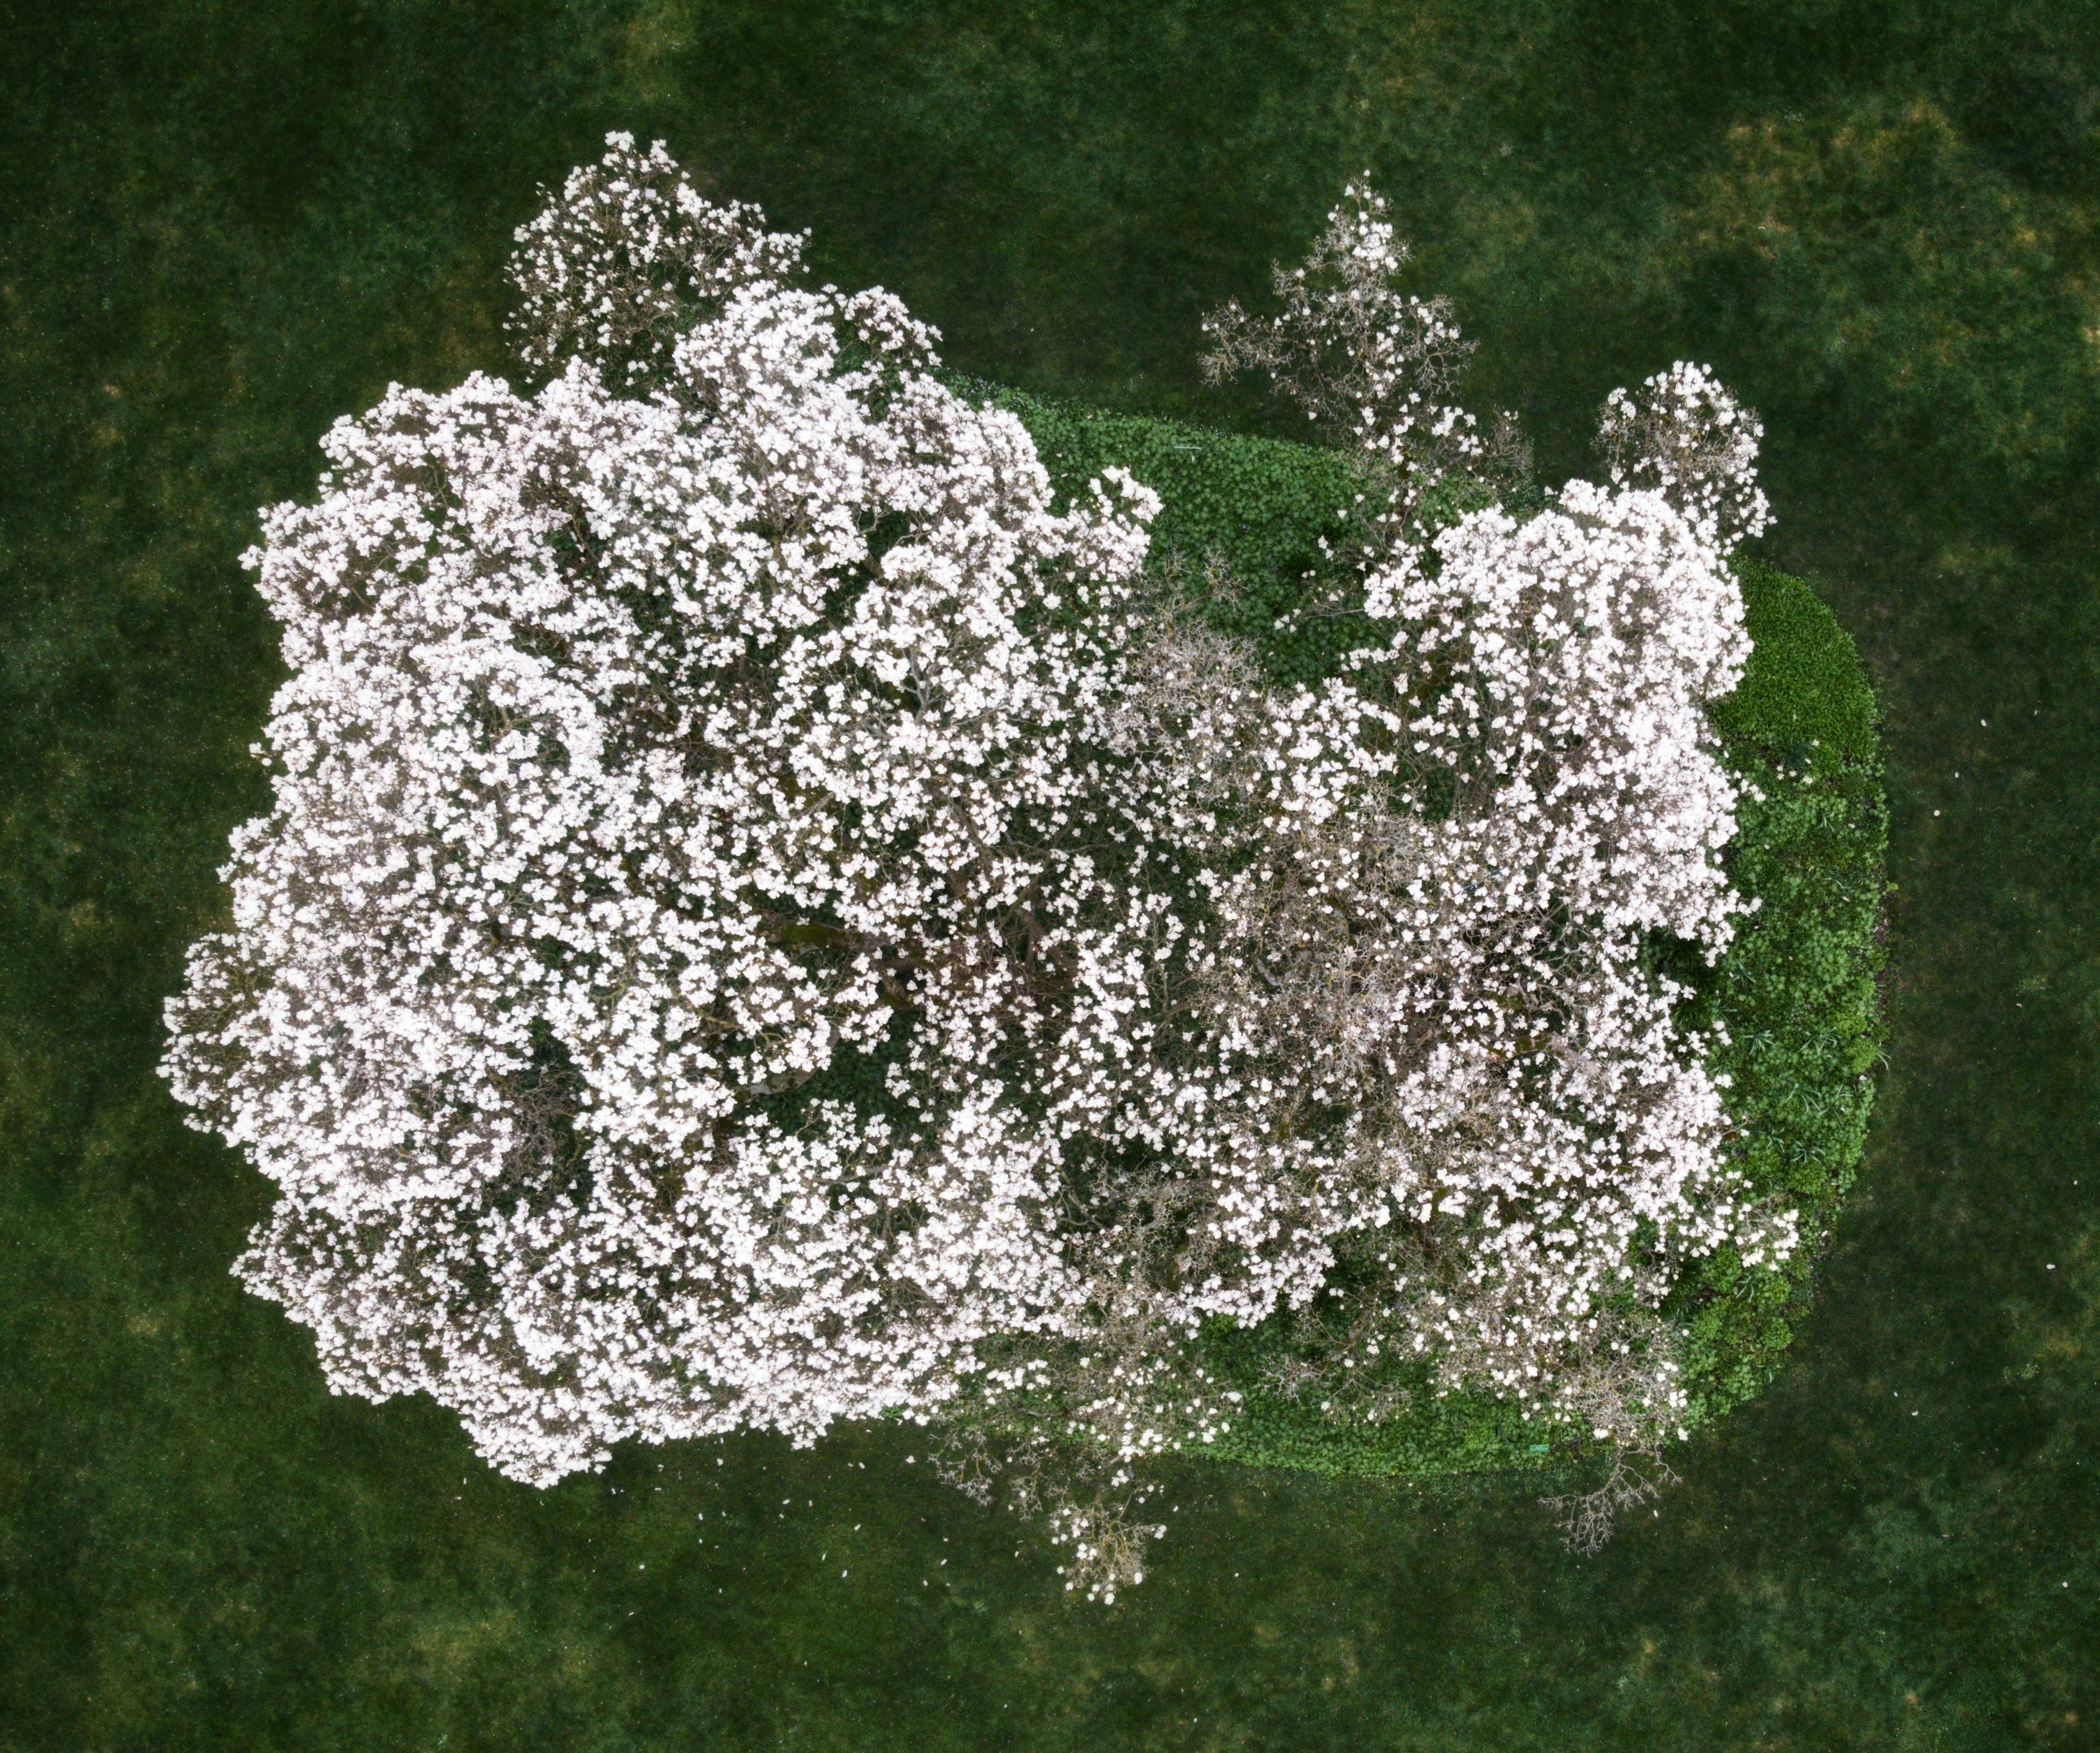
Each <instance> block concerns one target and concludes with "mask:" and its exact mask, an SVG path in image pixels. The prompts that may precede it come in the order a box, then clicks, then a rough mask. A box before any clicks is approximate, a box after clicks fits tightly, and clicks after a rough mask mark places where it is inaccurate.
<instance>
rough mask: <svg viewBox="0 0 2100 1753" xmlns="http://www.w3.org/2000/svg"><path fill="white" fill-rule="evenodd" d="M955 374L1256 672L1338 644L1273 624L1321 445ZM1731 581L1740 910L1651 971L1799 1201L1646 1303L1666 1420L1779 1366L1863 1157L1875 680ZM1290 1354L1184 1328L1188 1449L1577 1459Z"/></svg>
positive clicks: (1883, 829)
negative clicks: (1344, 1379) (1201, 1424)
mask: <svg viewBox="0 0 2100 1753" xmlns="http://www.w3.org/2000/svg"><path fill="white" fill-rule="evenodd" d="M959 387H960V388H962V389H963V390H964V392H965V393H969V394H972V395H974V396H975V397H977V399H979V400H985V401H989V402H992V403H995V404H997V405H1000V406H1003V407H1006V408H1010V409H1011V410H1012V411H1013V412H1014V413H1017V414H1018V415H1020V416H1021V418H1022V420H1023V421H1024V422H1025V423H1026V425H1027V426H1028V428H1029V431H1030V435H1032V436H1033V437H1034V438H1035V441H1036V447H1037V449H1038V451H1039V453H1040V454H1041V455H1042V457H1043V460H1044V462H1045V464H1046V466H1048V469H1049V470H1050V471H1051V478H1052V482H1053V484H1055V486H1056V487H1057V490H1058V491H1059V492H1060V493H1061V494H1063V495H1066V496H1069V495H1070V494H1071V493H1073V492H1075V491H1079V490H1081V489H1083V488H1084V486H1085V484H1086V483H1087V481H1088V480H1089V479H1091V478H1092V477H1094V476H1096V475H1099V474H1100V473H1101V470H1103V469H1105V468H1109V467H1121V468H1124V469H1127V470H1130V472H1131V473H1132V475H1135V476H1136V477H1137V479H1140V480H1141V481H1143V482H1145V484H1147V485H1149V486H1150V487H1151V488H1153V489H1154V491H1155V492H1158V494H1159V495H1160V499H1161V509H1160V513H1159V516H1158V519H1157V520H1156V521H1155V522H1154V526H1153V542H1154V562H1153V564H1154V567H1174V572H1175V576H1176V579H1177V581H1178V588H1179V589H1181V590H1183V591H1185V592H1186V593H1187V594H1189V598H1190V600H1191V603H1192V605H1193V606H1194V607H1198V608H1199V609H1200V610H1201V611H1202V612H1203V613H1204V614H1205V615H1206V616H1207V618H1208V619H1209V620H1211V622H1212V623H1213V624H1214V625H1217V626H1219V627H1220V629H1222V630H1225V631H1229V632H1233V633H1236V634H1241V635H1242V636H1244V637H1246V638H1249V639H1251V640H1252V641H1253V642H1255V646H1256V647H1257V649H1258V650H1259V651H1260V653H1261V656H1262V658H1263V661H1264V669H1265V670H1266V671H1267V673H1268V674H1269V675H1270V676H1271V677H1272V678H1273V679H1275V680H1277V681H1278V682H1284V681H1290V680H1301V681H1311V680H1314V679H1317V678H1319V677H1321V676H1322V675H1326V674H1329V673H1332V671H1333V667H1334V665H1335V659H1336V658H1337V656H1339V653H1340V652H1341V651H1343V650H1344V649H1346V648H1347V647H1348V645H1349V644H1351V643H1352V642H1357V641H1360V640H1361V631H1360V630H1359V629H1361V623H1360V622H1355V621H1351V620H1344V619H1339V618H1337V619H1332V620H1317V619H1304V618H1298V617H1291V618H1290V619H1288V620H1286V617H1287V616H1290V611H1292V610H1294V609H1296V608H1299V607H1301V606H1303V605H1304V604H1305V603H1307V602H1308V598H1312V597H1313V596H1316V595H1318V594H1321V593H1322V592H1323V591H1324V590H1325V589H1326V587H1327V586H1328V585H1330V582H1331V577H1332V573H1333V567H1332V565H1331V563H1330V561H1329V559H1328V557H1327V554H1326V550H1325V549H1323V547H1322V539H1323V538H1335V537H1337V536H1339V534H1340V531H1341V528H1342V524H1341V518H1342V514H1343V510H1345V508H1347V507H1348V506H1350V505H1351V504H1352V502H1353V501H1354V500H1355V499H1356V497H1357V494H1358V493H1359V492H1360V491H1361V488H1362V485H1363V484H1362V483H1361V482H1360V481H1359V479H1357V475H1355V473H1354V471H1353V470H1352V468H1351V466H1350V465H1349V463H1348V460H1347V458H1346V457H1344V456H1343V455H1341V454H1339V453H1335V452H1333V451H1328V450H1321V449H1317V448H1312V447H1310V446H1307V445H1303V444H1294V443H1290V442H1289V441H1286V440H1282V439H1274V438H1268V437H1260V436H1250V435H1241V434H1234V433H1229V432H1220V431H1213V430H1208V429H1206V428H1203V427H1200V426H1193V425H1190V424H1189V423H1188V422H1182V421H1175V420H1162V419H1155V418H1151V417H1146V416H1143V415H1134V414H1118V413H1109V412H1105V411H1103V410H1101V409H1098V408H1086V407H1082V406H1078V405H1074V404H1068V403H1061V402H1057V401H1053V400H1048V399H1046V398H1043V397H1040V396H1032V395H1025V394H1021V393H1019V392H1017V391H1010V390H1001V389H998V388H996V387H995V386H990V385H986V384H975V385H973V384H969V383H967V382H965V383H963V384H961V385H960V386H959ZM1177 560H1178V561H1179V562H1180V564H1179V566H1178V567H1176V565H1175V563H1176V561H1177ZM1737 572H1738V576H1739V580H1740V585H1741V587H1742V591H1743V598H1744V610H1745V618H1746V620H1747V622H1748V625H1749V632H1750V636H1751V641H1752V652H1751V657H1750V661H1749V665H1748V667H1747V669H1745V673H1744V677H1743V680H1742V682H1741V684H1740V686H1739V687H1737V688H1736V691H1735V692H1734V693H1732V695H1729V696H1728V697H1727V699H1726V700H1723V701H1720V702H1718V703H1717V704H1716V706H1715V708H1714V724H1715V727H1716V729H1717V731H1718V732H1719V734H1720V737H1721V741H1722V747H1723V757H1724V759H1725V760H1726V762H1727V765H1728V766H1729V768H1730V770H1731V771H1732V772H1733V773H1735V774H1736V775H1737V777H1738V778H1739V779H1740V781H1742V783H1743V784H1744V787H1745V794H1744V798H1743V802H1742V806H1741V809H1740V815H1739V821H1740V826H1739V830H1738V832H1737V835H1736V839H1735V841H1734V842H1733V844H1732V846H1731V847H1730V849H1729V853H1728V863H1729V868H1730V872H1731V875H1732V879H1733V881H1734V882H1735V883H1736V886H1737V888H1738V890H1740V892H1741V893H1742V894H1743V895H1744V896H1745V898H1746V899H1752V900H1754V903H1755V911H1754V912H1749V913H1748V914H1746V915H1745V916H1744V917H1743V918H1742V919H1741V921H1740V922H1739V926H1738V930H1737V934H1736V939H1735V942H1734V943H1732V945H1731V946H1730V947H1729V948H1728V950H1727V953H1726V954H1725V955H1724V956H1723V957H1722V958H1721V960H1720V961H1719V963H1718V965H1717V966H1715V967H1714V968H1712V969H1707V968H1705V967H1704V966H1703V965H1701V962H1700V961H1699V960H1698V958H1696V956H1695V957H1692V958H1690V959H1689V960H1688V961H1687V962H1686V963H1685V964H1684V965H1683V966H1679V967H1676V968H1674V970H1673V971H1674V972H1676V973H1677V974H1679V975H1680V976H1681V977H1682V978H1685V979H1686V980H1687V982H1691V983H1692V984H1694V985H1696V987H1698V989H1699V991H1700V998H1699V1000H1698V1001H1697V1002H1696V1004H1694V1005H1690V1006H1687V1017H1686V1019H1685V1020H1686V1021H1687V1023H1690V1024H1692V1025H1694V1026H1701V1027H1705V1026H1711V1025H1713V1024H1714V1023H1717V1022H1718V1024H1719V1025H1720V1027H1721V1030H1722V1031H1723V1034H1724V1035H1725V1040H1726V1044H1725V1045H1724V1046H1723V1047H1722V1048H1720V1049H1718V1051H1717V1053H1716V1054H1715V1055H1714V1069H1715V1070H1716V1071H1718V1072H1721V1073H1723V1074H1724V1075H1726V1076H1727V1078H1728V1079H1729V1080H1730V1087H1729V1091H1728V1109H1729V1113H1730V1115H1731V1117H1732V1119H1733V1121H1734V1124H1735V1127H1736V1137H1735V1139H1734V1141H1733V1142H1732V1146H1731V1150H1732V1152H1733V1153H1734V1154H1736V1155H1737V1156H1738V1158H1739V1159H1740V1161H1741V1163H1742V1164H1743V1166H1744V1168H1745V1172H1746V1174H1747V1176H1748V1178H1749V1186H1750V1187H1751V1189H1752V1190H1753V1191H1754V1192H1755V1193H1756V1194H1763V1195H1771V1196H1773V1197H1776V1198H1778V1199H1781V1200H1783V1201H1784V1202H1785V1203H1787V1204H1789V1205H1790V1206H1792V1207H1793V1208H1794V1209H1795V1210H1796V1211H1797V1212H1798V1213H1799V1218H1800V1225H1801V1233H1802V1239H1803V1246H1802V1247H1801V1249H1800V1250H1798V1252H1796V1253H1795V1255H1794V1256H1793V1258H1792V1259H1791V1260H1790V1261H1788V1263H1787V1264H1786V1265H1785V1267H1783V1268H1776V1269H1775V1268H1759V1269H1745V1267H1744V1265H1742V1263H1741V1261H1740V1258H1739V1257H1738V1256H1736V1253H1735V1252H1734V1250H1733V1249H1723V1250H1722V1251H1720V1252H1718V1253H1717V1254H1715V1255H1714V1256H1710V1257H1709V1258H1707V1259H1705V1260H1704V1261H1701V1262H1700V1263H1699V1264H1698V1265H1697V1266H1696V1268H1695V1269H1694V1270H1693V1271H1692V1272H1691V1273H1690V1274H1687V1278H1686V1279H1685V1281H1684V1282H1683V1284H1682V1285H1681V1286H1680V1287H1679V1292H1678V1293H1677V1295H1676V1296H1674V1298H1673V1300H1672V1303H1671V1305H1670V1309H1669V1310H1668V1314H1669V1316H1670V1319H1671V1321H1672V1322H1673V1324H1674V1325H1675V1326H1677V1327H1679V1330H1680V1331H1681V1332H1682V1333H1683V1336H1684V1347H1685V1365H1686V1369H1685V1384H1686V1388H1687V1392H1688V1393H1689V1396H1690V1405H1689V1406H1688V1408H1687V1419H1686V1424H1687V1428H1696V1427H1697V1426H1698V1425H1700V1424H1704V1423H1705V1422H1706V1420H1709V1419H1710V1418H1713V1417H1715V1416H1718V1415H1720V1414H1722V1413H1723V1412H1725V1411H1727V1410H1729V1409H1730V1408H1731V1407H1732V1406H1736V1404H1738V1403H1740V1402H1742V1401H1744V1400H1745V1399H1747V1398H1749V1397H1750V1396H1752V1395H1753V1394H1754V1393H1757V1391H1758V1389H1760V1388H1762V1386H1763V1385H1764V1384H1765V1383H1766V1382H1767V1381H1768V1380H1770V1379H1771V1375H1773V1373H1774V1372H1775V1371H1776V1370H1777V1369H1778V1368H1779V1367H1780V1361H1781V1358H1782V1356H1783V1354H1784V1353H1785V1350H1786V1349H1787V1346H1788V1345H1789V1342H1790V1341H1791V1340H1792V1338H1793V1330H1794V1328H1795V1327H1796V1326H1798V1324H1799V1322H1800V1321H1801V1319H1802V1316H1803V1315H1804V1314H1805V1313H1806V1311H1807V1306H1808V1304H1809V1301H1810V1299H1811V1295H1812V1289H1813V1283H1814V1265H1815V1261H1816V1260H1817V1259H1818V1258H1819V1257H1820V1255H1821V1253H1822V1251H1823V1243H1824V1239H1825V1238H1827V1236H1828V1235H1829V1231H1830V1228H1831V1226H1832V1225H1833V1222H1834V1221H1835V1220H1836V1218H1837V1216H1838V1209H1839V1207H1840V1205H1841V1204H1842V1201H1843V1199H1844V1196H1845V1194H1846V1191H1847V1190H1849V1189H1850V1187H1851V1185H1852V1180H1853V1176H1854V1174H1855V1171H1856V1170H1857V1168H1858V1167H1859V1163H1860V1155H1861V1153H1862V1151H1863V1150H1864V1147H1865V1144H1866V1137H1867V1123H1868V1116H1869V1115H1870V1114H1871V1112H1872V1110H1873V1071H1874V1068H1875V1066H1876V1065H1877V1062H1878V1061H1879V1060H1880V1058H1881V1056H1882V1040H1883V1029H1882V1018H1881V1005H1880V1000H1879V994H1878V991H1877V973H1878V971H1879V969H1880V967H1881V965H1882V949H1881V942H1880V939H1881V929H1880V928H1881V919H1882V899H1883V892H1884V890H1885V888H1886V870H1885V857H1886V848H1887V836H1888V820H1887V810H1886V803H1885V801H1884V799H1883V797H1882V762H1881V749H1880V744H1879V740H1878V736H1877V731H1876V729H1875V723H1876V718H1877V708H1876V705H1875V701H1874V695H1873V688H1872V687H1871V686H1870V685H1869V684H1868V680H1867V676H1866V673H1865V670H1864V668H1863V666H1862V665H1861V664H1860V655H1859V652H1858V650H1857V649H1856V648H1855V646H1854V645H1853V642H1852V641H1851V638H1850V636H1849V635H1847V634H1846V632H1845V631H1844V629H1842V627H1840V626H1839V625H1838V621H1837V619H1836V617H1835V616H1833V615H1832V613H1831V612H1830V610H1829V607H1827V606H1826V605H1825V604H1824V603H1822V602H1821V601H1820V599H1819V598H1817V596H1816V595H1815V592H1814V591H1813V590H1812V589H1811V588H1810V587H1809V586H1808V585H1807V584H1805V583H1804V582H1802V581H1801V580H1799V579H1798V578H1793V577H1790V576H1788V575H1787V574H1785V573H1784V572H1780V571H1778V570H1776V568H1774V567H1771V566H1770V565H1767V564H1764V563H1759V562H1758V561H1755V560H1749V561H1745V562H1744V563H1741V564H1740V565H1739V567H1737ZM1279 620H1284V621H1285V625H1286V628H1287V629H1288V630H1287V631H1286V632H1284V633H1282V634H1279V633H1278V631H1277V624H1278V622H1279ZM1292 1349H1294V1341H1293V1340H1292V1338H1291V1336H1290V1322H1288V1321H1286V1320H1282V1319H1279V1320H1276V1321H1272V1322H1269V1323H1268V1324H1267V1325H1266V1326H1264V1327H1262V1328H1260V1329H1258V1330H1255V1331H1251V1332H1239V1331H1218V1332H1216V1333H1215V1334H1212V1335H1211V1336H1207V1343H1206V1346H1205V1362H1206V1363H1207V1366H1208V1367H1211V1368H1213V1369H1215V1370H1217V1371H1220V1374H1221V1375H1222V1377H1223V1379H1224V1380H1225V1381H1227V1382H1228V1383H1229V1384H1230V1385H1231V1386H1232V1387H1233V1388H1234V1389H1237V1390H1238V1391H1239V1392H1241V1393H1243V1394H1244V1395H1245V1397H1246V1398H1245V1401H1244V1402H1243V1404H1242V1406H1240V1407H1239V1408H1238V1410H1237V1414H1236V1415H1235V1417H1234V1419H1233V1424H1232V1428H1230V1429H1229V1431H1228V1432H1226V1433H1224V1435H1223V1436H1222V1437H1220V1438H1219V1439H1218V1440H1217V1441H1216V1442H1215V1444H1213V1445H1211V1446H1209V1447H1208V1448H1207V1450H1206V1451H1205V1452H1207V1453H1208V1454H1209V1455H1212V1456H1213V1457H1215V1458H1216V1459H1222V1460H1236V1461H1243V1462H1246V1463H1249V1464H1253V1465H1256V1466H1268V1467H1294V1468H1304V1469H1307V1470H1308V1471H1311V1472H1314V1473H1329V1474H1337V1475H1351V1474H1356V1475H1373V1476H1377V1475H1402V1476H1405V1477H1413V1478H1427V1477H1434V1476H1436V1475H1440V1474H1447V1473H1474V1472H1481V1471H1486V1470H1490V1469H1507V1470H1509V1471H1512V1472H1523V1473H1540V1472H1546V1471H1551V1472H1554V1473H1564V1472H1566V1471H1567V1470H1568V1468H1569V1467H1570V1466H1571V1464H1580V1463H1582V1461H1584V1460H1586V1459H1590V1458H1591V1457H1592V1456H1593V1455H1594V1452H1595V1445H1594V1444H1593V1443H1591V1442H1588V1441H1586V1439H1585V1437H1583V1435H1582V1433H1579V1432H1573V1431H1570V1430H1568V1428H1564V1427H1560V1426H1555V1427H1552V1428H1543V1427H1542V1426H1541V1425H1540V1424H1536V1423H1533V1422H1532V1421H1530V1420H1527V1419H1526V1418H1525V1417H1524V1415H1522V1413H1521V1412H1520V1411H1519V1410H1518V1409H1517V1408H1516V1407H1515V1406H1512V1405H1511V1404H1510V1403H1508V1402H1503V1401H1498V1400H1496V1399H1494V1398H1491V1397H1489V1396H1487V1395H1485V1394H1479V1393H1456V1394H1449V1395H1440V1394H1439V1393H1436V1391H1435V1389H1434V1388H1433V1386H1432V1383H1431V1380H1430V1378H1429V1375H1428V1372H1427V1371H1426V1370H1425V1369H1423V1368H1422V1367H1418V1366H1410V1365H1404V1364H1402V1365H1391V1366H1388V1367H1387V1371H1386V1372H1385V1374H1386V1375H1387V1376H1389V1377H1390V1378H1391V1384H1390V1385H1394V1386H1399V1387H1403V1388H1405V1389H1407V1390H1408V1392H1409V1393H1410V1402H1409V1403H1408V1406H1407V1407H1406V1409H1405V1411H1403V1412H1402V1413H1401V1414H1400V1415H1396V1416H1394V1417H1391V1418H1388V1419H1387V1420H1384V1421H1383V1422H1382V1423H1379V1424H1365V1423H1363V1422H1361V1420H1349V1421H1343V1420H1338V1419H1334V1418H1330V1417H1328V1416H1326V1415H1324V1414H1323V1411H1322V1409H1321V1405H1320V1403H1319V1396H1318V1393H1317V1390H1315V1391H1313V1392H1311V1393H1301V1394H1299V1395H1296V1396H1293V1397H1290V1398H1286V1397H1284V1396H1283V1395H1282V1394H1281V1393H1278V1392H1277V1390H1276V1389H1275V1387H1274V1385H1273V1376H1274V1371H1273V1366H1274V1364H1275V1363H1276V1362H1277V1360H1278V1359H1279V1358H1280V1357H1282V1355H1283V1354H1285V1353H1288V1352H1290V1350H1292ZM1381 1380H1382V1382H1383V1378H1381Z"/></svg>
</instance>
